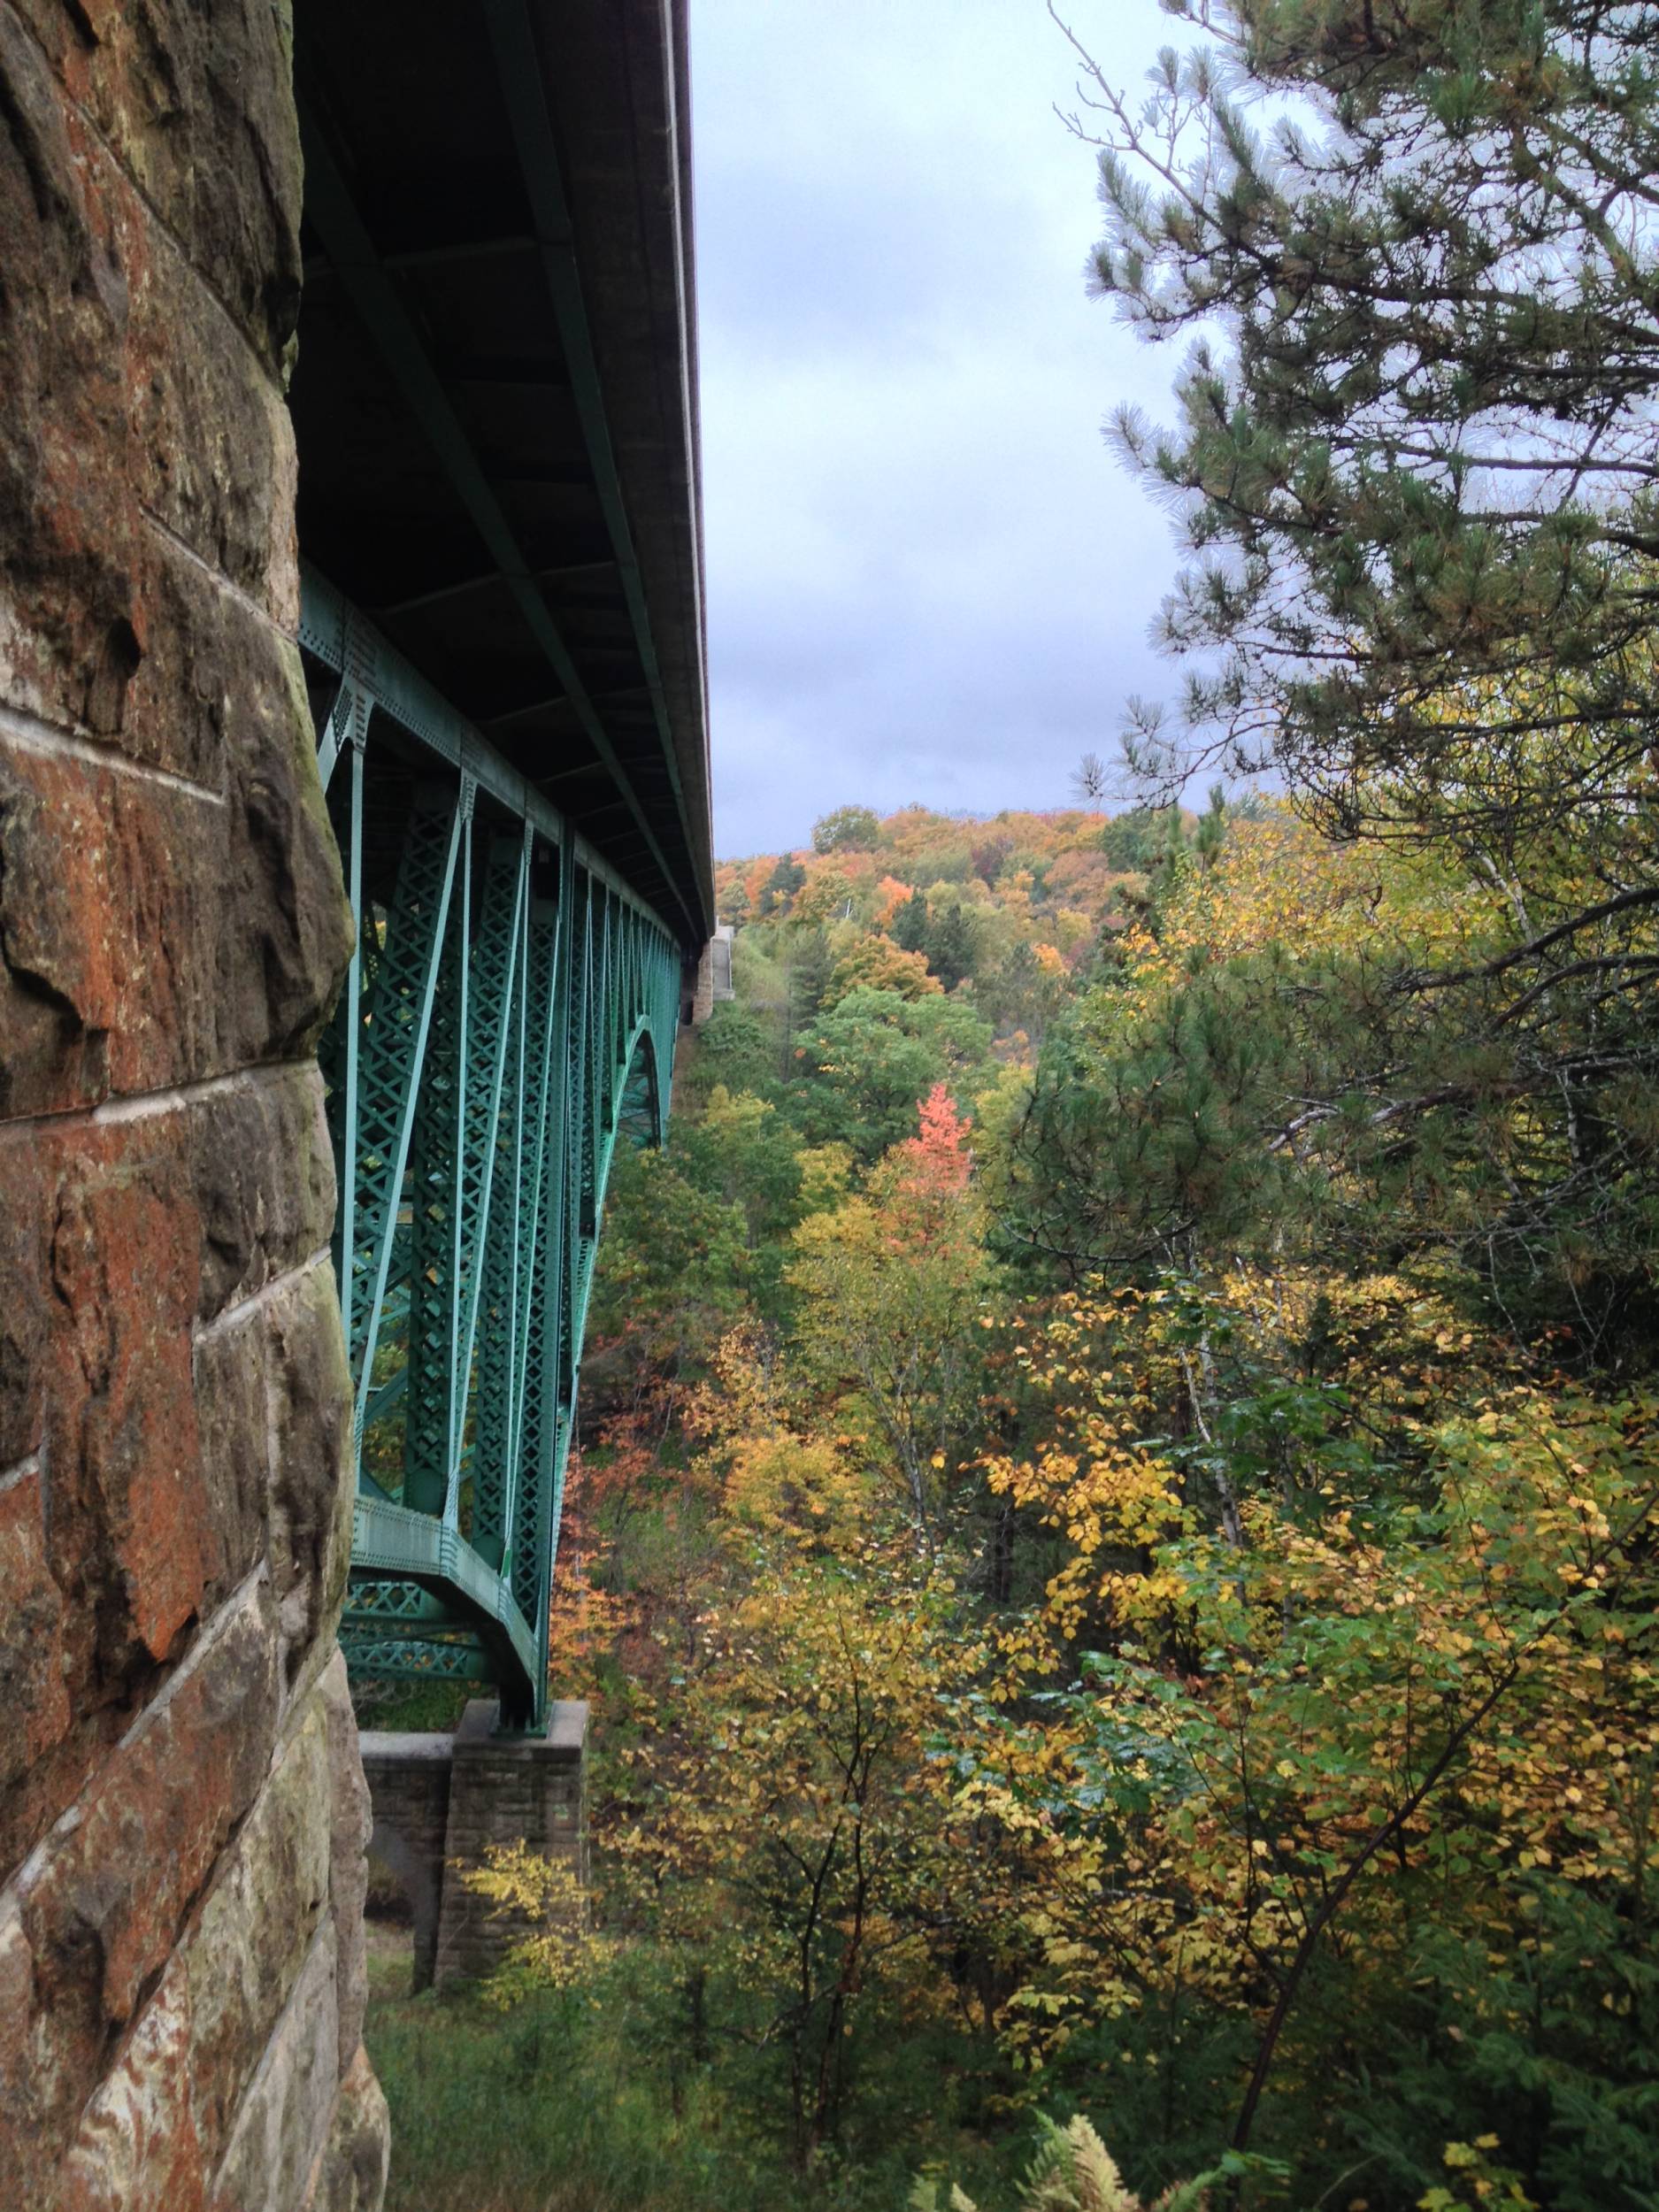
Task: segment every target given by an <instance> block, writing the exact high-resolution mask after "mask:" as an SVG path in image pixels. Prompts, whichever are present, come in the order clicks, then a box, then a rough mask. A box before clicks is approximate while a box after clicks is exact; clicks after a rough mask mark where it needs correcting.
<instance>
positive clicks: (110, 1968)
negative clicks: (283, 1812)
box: [0, 1585, 278, 2205]
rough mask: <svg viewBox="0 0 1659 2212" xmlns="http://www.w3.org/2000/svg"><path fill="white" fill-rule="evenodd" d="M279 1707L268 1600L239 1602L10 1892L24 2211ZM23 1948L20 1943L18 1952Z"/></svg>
mask: <svg viewBox="0 0 1659 2212" xmlns="http://www.w3.org/2000/svg"><path fill="white" fill-rule="evenodd" d="M277 1711H278V1685H277V1679H276V1650H275V1630H274V1622H273V1618H272V1609H271V1602H270V1599H269V1596H268V1594H267V1593H266V1592H265V1589H264V1588H263V1587H262V1586H257V1585H256V1586H250V1588H248V1589H247V1590H246V1591H244V1592H243V1594H242V1596H241V1597H240V1599H239V1600H238V1601H237V1603H236V1604H235V1605H234V1607H233V1608H232V1609H229V1611H228V1613H227V1616H226V1617H225V1618H224V1619H222V1620H221V1621H219V1622H216V1623H215V1624H214V1630H213V1633H212V1634H211V1636H210V1637H209V1638H207V1639H205V1640H204V1643H203V1646H202V1647H201V1648H200V1650H199V1651H196V1652H193V1653H192V1654H191V1656H190V1660H189V1662H188V1664H187V1665H186V1666H185V1667H184V1668H183V1669H182V1670H181V1671H180V1673H179V1674H178V1675H177V1676H176V1677H175V1678H174V1679H173V1681H172V1682H170V1683H169V1685H168V1686H167V1690H166V1693H165V1695H164V1696H162V1697H160V1698H158V1699H157V1700H156V1701H155V1702H154V1703H153V1704H152V1705H151V1706H150V1709H149V1710H148V1711H147V1712H146V1713H145V1714H144V1716H143V1717H142V1720H141V1721H140V1722H139V1723H138V1724H137V1726H136V1727H135V1728H134V1731H133V1732H132V1734H131V1735H130V1736H129V1737H128V1738H127V1740H125V1741H123V1742H122V1743H121V1744H120V1746H119V1747H118V1748H117V1749H116V1750H115V1751H114V1752H112V1753H111V1755H109V1756H108V1757H107V1758H106V1759H105V1760H104V1762H103V1763H102V1764H101V1765H100V1767H99V1770H98V1772H97V1774H96V1779H95V1780H94V1781H93V1783H92V1784H91V1786H90V1787H89V1788H88V1791H87V1792H86V1793H85V1795H84V1797H83V1798H82V1800H81V1802H80V1803H79V1804H78V1805H77V1806H76V1807H75V1809H74V1810H73V1812H72V1813H70V1814H69V1815H67V1816H65V1818H64V1819H63V1820H62V1821H60V1822H59V1823H58V1826H57V1827H56V1828H55V1829H54V1830H53V1831H52V1832H51V1833H50V1835H49V1836H48V1837H47V1838H46V1839H45V1840H44V1842H43V1843H42V1845H41V1847H39V1849H37V1850H36V1851H35V1854H34V1855H33V1856H32V1857H31V1858H30V1859H29V1860H28V1862H27V1863H26V1865H25V1866H24V1867H23V1869H22V1870H21V1871H20V1873H19V1876H18V1877H17V1879H16V1882H15V1884H14V1885H13V1888H12V1891H11V1892H10V1893H7V1898H6V1901H5V1905H6V1908H7V1909H9V1911H10V1913H11V1914H12V1916H13V1920H12V1932H11V1934H10V1935H9V1937H8V1938H6V1939H0V1975H4V1974H6V1973H8V1972H9V1973H10V1974H11V1976H12V1978H13V1987H14V1989H16V1990H18V1991H20V1992H21V1993H23V2003H22V2008H21V2018H20V2020H17V2021H12V2020H10V2019H9V2020H8V2028H7V2032H8V2033H10V2034H12V2035H14V2036H15V2038H16V2048H17V2050H18V2052H19V2056H20V2059H21V2062H20V2063H19V2064H18V2065H17V2066H16V2068H15V2070H14V2069H13V2068H12V2067H11V2066H7V2067H5V2068H0V2173H4V2174H7V2175H12V2174H15V2175H17V2176H18V2177H19V2179H20V2182H21V2185H22V2200H23V2201H24V2202H26V2203H31V2204H41V2205H49V2204H50V2203H51V2202H52V2201H53V2195H52V2190H51V2186H50V2177H51V2176H52V2174H53V2172H54V2170H56V2168H57V2166H58V2162H59V2160H60V2159H61V2158H62V2156H63V2155H64V2154H65V2151H66V2150H67V2148H68V2146H69V2141H70V2139H71V2137H72V2135H73V2132H74V2130H75V2127H76V2124H77V2122H78V2119H79V2116H80V2115H81V2111H82V2109H83V2108H84V2107H85V2106H86V2105H87V2104H88V2100H89V2099H90V2098H91V2096H92V2094H93V2093H94V2091H95V2090H96V2087H97V2085H98V2083H99V2082H100V2080H101V2079H102V2078H103V2076H104V2072H105V2070H106V2067H107V2063H108V2054H109V2051H110V2047H111V2040H112V2039H113V2038H114V2037H115V2036H116V2035H119V2032H121V2030H122V2029H124V2028H125V2027H126V2026H127V2024H128V2023H129V2022H130V2021H132V2020H133V2018H134V2014H135V2013H136V2011H137V2009H138V2007H139V2003H140V2000H141V1997H142V1994H143V1993H144V1992H145V1990H146V1989H147V1988H148V1987H150V1985H151V1984H152V1983H153V1982H154V1981H155V1978H156V1977H157V1975H159V1974H160V1973H161V1972H162V1970H163V1969H164V1968H165V1966H166V1965H167V1962H168V1961H169V1959H170V1958H171V1957H172V1955H173V1949H174V1947H175V1946H176V1944H177V1942H178V1939H179V1936H180V1930H181V1927H182V1925H183V1923H184V1920H185V1917H186V1915H187V1914H188V1911H189V1909H190V1907H191V1904H192V1901H193V1900H194V1899H195V1898H196V1895H197V1894H198V1893H200V1892H201V1891H202V1890H203V1888H204V1886H205V1884H206V1882H207V1880H208V1878H209V1877H210V1875H211V1872H212V1870H213V1869H214V1866H215V1864H216V1863H217V1861H218V1859H219V1854H220V1853H221V1851H222V1850H223V1848H224V1847H225V1844H226V1841H227V1839H228V1837H229V1835H230V1833H231V1832H232V1830H233V1828H234V1825H235V1824H236V1823H237V1822H238V1821H239V1820H240V1819H241V1817H242V1815H243V1814H244V1813H245V1812H246V1811H247V1809H248V1808H249V1806H250V1804H251V1803H252V1801H253V1799H254V1796H255V1793H256V1792H257V1789H258V1787H259V1785H260V1782H261V1780H262V1779H263V1778H264V1775H265V1769H266V1767H267V1765H268V1763H269V1761H270V1756H271V1751H272V1747H273V1742H274V1740H275V1734H276V1724H277ZM19 1946H20V1948H19ZM184 2032H185V2031H184V2027H183V2025H182V2006H181V2004H180V2003H178V2002H175V2003H174V2004H173V2008H172V2012H171V2013H170V2014H169V2015H168V2016H165V2017H160V2018H158V2019H157V2022H156V2023H155V2024H153V2025H151V2026H150V2028H149V2029H148V2030H147V2035H148V2037H149V2041H148V2043H147V2044H146V2045H145V2046H144V2053H145V2074H144V2080H145V2082H146V2083H149V2084H151V2085H152V2088H151V2090H150V2091H147V2092H146V2093H147V2094H150V2096H151V2101H152V2102H153V2101H154V2098H155V2097H157V2096H159V2094H160V2090H159V2088H158V2087H154V2086H153V2085H156V2084H159V2083H163V2082H165V2080H167V2079H171V2078H173V2069H174V2066H175V2057H176V2055H177V2046H178V2039H179V2037H180V2035H181V2034H183V2033H184Z"/></svg>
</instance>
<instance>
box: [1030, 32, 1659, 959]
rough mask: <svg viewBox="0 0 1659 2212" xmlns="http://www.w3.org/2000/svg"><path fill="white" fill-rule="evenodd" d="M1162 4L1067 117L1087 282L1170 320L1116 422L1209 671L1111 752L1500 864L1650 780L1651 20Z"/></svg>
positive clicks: (1658, 526)
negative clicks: (1185, 358)
mask: <svg viewBox="0 0 1659 2212" xmlns="http://www.w3.org/2000/svg"><path fill="white" fill-rule="evenodd" d="M1170 12H1171V13H1174V14H1177V15H1180V16H1184V17H1186V18H1187V20H1188V21H1189V22H1190V23H1192V24H1193V25H1194V27H1196V29H1197V34H1198V35H1196V37H1195V39H1194V42H1193V43H1192V45H1191V46H1190V47H1189V49H1188V50H1187V51H1185V52H1184V53H1179V54H1178V53H1177V52H1175V51H1173V50H1166V51H1165V52H1164V54H1163V55H1161V56H1160V57H1159V59H1158V63H1157V66H1156V70H1155V71H1154V72H1153V90H1152V94H1151V96H1150V99H1149V101H1148V102H1147V103H1146V104H1144V105H1143V104H1142V103H1141V99H1140V98H1139V96H1136V97H1135V98H1134V99H1133V100H1131V99H1130V98H1129V97H1127V96H1125V94H1123V93H1122V92H1120V91H1118V90H1117V89H1116V88H1113V87H1112V86H1111V85H1110V82H1109V81H1108V80H1107V79H1106V77H1105V75H1104V73H1102V71H1101V69H1100V68H1099V66H1098V65H1096V64H1094V62H1093V61H1092V60H1090V59H1089V58H1088V57H1087V55H1086V54H1085V55H1083V59H1084V63H1085V71H1086V74H1085V77H1084V80H1083V82H1082V85H1081V86H1080V88H1079V89H1080V92H1081V94H1082V97H1083V103H1084V104H1083V108H1082V110H1081V111H1080V113H1079V116H1078V117H1077V118H1074V119H1073V121H1074V126H1075V127H1076V128H1077V129H1078V131H1079V134H1081V135H1083V136H1086V137H1088V138H1090V139H1091V141H1092V142H1094V143H1096V144H1098V145H1099V146H1100V147H1101V149H1102V151H1101V158H1100V168H1101V178H1102V196H1103V198H1104V200H1105V203H1106V206H1107V211H1108V228H1107V234H1106V236H1105V237H1104V239H1103V240H1102V242H1101V244H1100V245H1099V247H1098V248H1097V250H1096V252H1095V256H1094V269H1093V280H1094V288H1096V289H1097V290H1098V291H1099V292H1100V293H1102V294H1104V295H1107V296H1110V297H1111V298H1113V299H1114V300H1115V301H1116V302H1117V303H1118V306H1119V308H1120V310H1121V311H1122V312H1123V313H1124V315H1125V318H1126V319H1128V321H1129V322H1130V323H1131V325H1132V326H1134V327H1135V328H1136V329H1138V330H1139V331H1141V333H1142V334H1145V335H1147V336H1148V337H1151V338H1156V339H1160V340H1168V339H1170V338H1171V337H1173V336H1175V335H1177V334H1179V333H1180V332H1181V331H1183V330H1192V331H1194V333H1195V334H1197V342H1196V344H1195V346H1194V350H1193V353H1192V354H1191V356H1190V357H1189V362H1188V365H1187V368H1186V370H1185V371H1184V373H1183V374H1182V376H1181V377H1180V380H1179V383H1178V385H1177V388H1176V398H1177V403H1178V406H1179V421H1178V423H1177V425H1176V426H1174V427H1173V428H1172V429H1171V430H1170V431H1168V432H1165V433H1162V434H1159V433H1156V432H1154V431H1153V430H1152V429H1151V428H1150V427H1149V426H1148V425H1147V424H1146V423H1145V422H1144V421H1143V420H1142V419H1141V418H1140V417H1139V416H1138V415H1137V414H1136V413H1135V412H1134V411H1133V410H1128V409H1125V410H1124V411H1122V412H1121V413H1120V414H1119V416H1118V422H1117V436H1118V443H1119V445H1120V447H1121V449H1122V450H1123V452H1124V454H1125V456H1126V457H1127V458H1128V459H1129V461H1130V463H1131V464H1132V465H1133V466H1134V467H1136V468H1137V469H1139V470H1141V472H1144V473H1145V474H1146V475H1147V476H1148V477H1149V478H1150V479H1151V480H1152V481H1153V482H1154V483H1155V485H1156V487H1157V488H1158V489H1159V492H1160V494H1161V495H1164V496H1165V497H1168V496H1171V495H1173V496H1178V497H1179V499H1180V501H1181V503H1182V509H1183V513H1184V516H1185V518H1186V519H1185V521H1184V525H1183V527H1184V532H1185V534H1186V541H1187V544H1188V545H1189V546H1190V548H1191V549H1193V551H1194V556H1195V557H1194V562H1193V564H1192V565H1191V567H1190V568H1189V569H1188V571H1187V573H1186V574H1185V575H1184V576H1183V578H1182V580H1181V581H1180V583H1179V587H1178V588H1177V590H1176V592H1175V594H1174V595H1173V596H1172V598H1171V600H1170V602H1169V603H1168V604H1167V606H1166V608H1165V611H1164V618H1163V634H1164V641H1165V642H1166V643H1167V644H1168V645H1169V646H1170V647H1171V649H1174V650H1176V651H1178V652H1182V653H1195V654H1199V655H1202V656H1203V657H1204V658H1205V661H1206V663H1207V664H1205V665H1202V667H1200V668H1199V670H1198V672H1196V673H1194V675H1193V676H1192V677H1191V679H1190V680H1189V682H1188V684H1187V692H1186V698H1185V721H1186V725H1187V739H1186V740H1185V741H1183V740H1180V739H1179V738H1176V737H1174V736H1173V735H1172V733H1171V727H1170V726H1169V725H1168V724H1167V723H1166V721H1165V720H1164V717H1163V716H1162V714H1161V713H1160V711H1159V710H1156V709H1152V708H1147V707H1144V706H1136V707H1134V708H1133V709H1132V722H1133V736H1132V751H1133V753H1134V754H1135V756H1136V757H1138V758H1139V760H1140V762H1141V765H1142V766H1143V767H1145V768H1148V769H1149V770H1152V771H1154V772H1156V771H1159V770H1161V771H1163V772H1164V773H1165V774H1169V775H1172V774H1174V773H1175V772H1176V769H1177V766H1178V765H1179V766H1184V767H1189V766H1190V765H1191V764H1192V761H1193V757H1194V753H1196V755H1197V756H1198V757H1209V758H1210V759H1212V760H1216V761H1218V762H1220V763H1223V764H1227V765H1229V766H1231V767H1233V768H1239V769H1248V768H1259V767H1263V766H1271V767H1272V768H1273V769H1275V770H1276V771H1277V772H1278V773H1279V776H1280V777H1281V778H1282V779H1283V780H1285V782H1286V784H1287V785H1288V786H1289V787H1291V788H1293V789H1294V790H1297V791H1298V792H1301V793H1303V794H1305V795H1309V796H1310V797H1311V798H1312V799H1314V800H1315V801H1316V802H1317V803H1318V805H1319V806H1320V807H1321V809H1322V810H1323V811H1324V814H1325V818H1326V820H1327V822H1328V823H1329V824H1330V825H1332V826H1335V827H1336V828H1337V829H1338V830H1339V831H1340V832H1341V833H1345V834H1353V833H1356V832H1357V831H1361V830H1363V829H1365V828H1367V827H1371V828H1380V829H1383V830H1386V831H1387V832H1388V833H1391V834H1394V835H1396V836H1397V835H1400V834H1402V833H1413V832H1415V833H1421V834H1432V835H1434V836H1437V837H1439V836H1443V835H1445V834H1447V833H1448V832H1449V833H1455V835H1457V836H1458V837H1459V838H1460V839H1461V840H1462V841H1463V844H1464V845H1465V847H1466V848H1471V849H1479V853H1480V855H1481V856H1482V858H1483V859H1484V860H1485V861H1486V862H1487V863H1488V864H1492V865H1495V866H1497V867H1499V868H1500V869H1502V867H1503V866H1504V865H1505V863H1506V859H1507V856H1508V849H1509V847H1510V846H1511V845H1512V844H1513V843H1514V842H1515V841H1516V840H1517V837H1518V836H1520V835H1522V834H1524V833H1525V831H1526V830H1527V829H1529V828H1530V829H1533V830H1536V829H1537V828H1538V827H1539V826H1540V825H1548V824H1553V823H1555V822H1557V821H1559V820H1561V819H1562V818H1564V816H1565V814H1566V813H1567V811H1568V810H1582V809H1584V808H1585V807H1586V806H1599V807H1602V808H1605V809H1608V810H1617V809H1619V808H1620V807H1621V806H1623V807H1628V806H1629V804H1630V803H1632V795H1634V794H1637V793H1639V792H1642V791H1645V792H1647V793H1648V795H1649V798H1651V789H1652V775H1653V767H1652V758H1651V746H1652V731H1653V728H1654V726H1655V719H1659V661H1656V660H1655V654H1654V651H1653V649H1652V624H1653V612H1652V611H1653V606H1654V601H1655V590H1656V589H1659V440H1655V435H1654V402H1655V395H1656V394H1659V234H1655V227H1654V224H1653V221H1652V187H1651V182H1650V180H1651V179H1652V177H1653V176H1654V175H1655V173H1659V74H1656V73H1655V70H1654V66H1653V57H1654V54H1655V39H1656V38H1659V11H1656V10H1655V8H1654V7H1653V6H1652V5H1650V4H1640V5H1632V6H1618V7H1608V6H1605V5H1602V4H1601V0H1531V4H1521V0H1479V4H1476V5H1473V6H1470V5H1466V4H1463V0H1402V4H1397V5H1394V6H1390V7H1387V8H1383V7H1374V6H1373V5H1372V4H1371V0H1174V4H1171V7H1170ZM1079 53H1080V54H1081V53H1082V49H1081V48H1080V47H1079ZM1284 100H1288V101H1290V102H1294V108H1293V109H1292V110H1291V111H1290V112H1289V113H1288V114H1286V115H1285V116H1284V117H1283V118H1282V119H1279V121H1278V122H1277V124H1276V126H1274V127H1271V129H1270V130H1269V131H1268V132H1267V133H1266V134H1263V133H1262V132H1260V131H1258V129H1257V128H1256V125H1255V116H1256V114H1257V113H1259V112H1260V111H1262V108H1263V105H1264V104H1265V105H1266V106H1267V107H1268V109H1269V111H1270V112H1271V105H1272V104H1273V103H1274V102H1276V101H1284ZM1189 155H1191V156H1193V157H1194V159H1193V161H1192V163H1191V165H1189V163H1188V157H1189ZM1217 325H1219V326H1221V327H1222V329H1223V330H1224V331H1225V334H1226V337H1227V340H1228V341H1229V344H1228V346H1227V349H1225V350H1222V349H1218V348H1217V345H1216V344H1215V343H1214V342H1213V339H1212V338H1211V337H1210V336H1209V335H1208V334H1209V333H1212V332H1213V331H1214V330H1215V329H1216V327H1217ZM1178 756H1179V762H1178ZM1402 786H1403V787H1405V792H1406V793H1407V794H1408V795H1409V796H1406V797H1404V798H1402ZM1647 813H1648V815H1649V818H1650V820H1652V819H1659V810H1655V809H1654V808H1653V807H1652V806H1651V803H1649V804H1648V806H1647ZM1648 849H1649V854H1650V856H1651V855H1652V853H1653V852H1654V851H1655V849H1659V828H1650V830H1649V833H1648ZM1604 888H1605V887H1596V889H1595V897H1598V898H1599V897H1600V896H1601V895H1603V891H1604ZM1644 891H1645V895H1648V896H1651V897H1653V898H1655V900H1659V888H1655V887H1652V886H1651V885H1647V886H1645V887H1644ZM1588 903H1594V899H1591V900H1587V901H1586V904H1588ZM1626 980H1627V981H1629V982H1631V983H1632V985H1633V983H1634V980H1635V979H1633V978H1631V979H1626Z"/></svg>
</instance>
